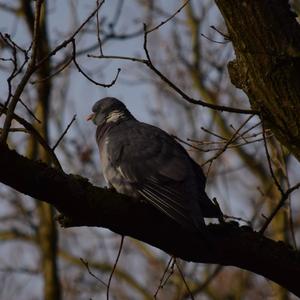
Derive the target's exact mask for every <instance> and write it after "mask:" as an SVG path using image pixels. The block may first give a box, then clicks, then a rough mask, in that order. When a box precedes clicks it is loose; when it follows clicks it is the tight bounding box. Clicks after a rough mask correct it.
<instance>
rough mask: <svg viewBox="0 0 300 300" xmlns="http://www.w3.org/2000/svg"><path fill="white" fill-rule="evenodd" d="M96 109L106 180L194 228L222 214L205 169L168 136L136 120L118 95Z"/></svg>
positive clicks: (103, 101)
mask: <svg viewBox="0 0 300 300" xmlns="http://www.w3.org/2000/svg"><path fill="white" fill-rule="evenodd" d="M94 107H95V111H94V112H95V115H96V116H95V118H96V117H97V115H98V120H97V122H96V124H97V123H98V124H97V125H98V128H97V133H96V139H97V143H98V146H99V151H100V157H101V162H102V167H103V172H104V176H105V178H106V180H107V182H108V184H110V185H111V186H113V187H114V188H115V189H116V190H117V191H118V192H120V193H123V194H126V195H129V196H132V197H136V198H141V197H142V198H143V199H144V200H146V201H148V202H149V203H151V204H152V205H154V206H155V207H156V208H158V209H159V210H161V211H162V212H163V213H164V214H166V215H167V216H169V217H170V218H172V219H174V220H175V221H176V222H178V223H179V224H181V225H182V226H184V227H186V228H189V229H192V230H196V229H201V228H202V227H203V226H204V224H205V223H204V217H219V216H220V215H221V212H220V210H219V208H218V207H216V206H215V205H214V204H213V203H212V202H211V200H210V199H209V198H208V196H207V195H206V193H205V190H204V189H205V183H206V178H205V176H204V174H203V172H202V169H201V168H200V166H199V165H198V164H196V163H195V161H193V159H192V158H191V157H190V156H189V155H188V153H187V152H186V150H185V149H184V148H183V147H182V146H181V145H180V144H179V143H177V142H176V141H175V140H174V139H173V138H172V137H171V136H170V135H168V134H167V133H166V132H164V131H163V130H161V129H159V128H157V127H155V126H151V125H149V124H145V123H142V122H139V121H137V120H136V119H135V118H134V117H133V116H132V115H131V114H130V112H129V111H128V110H127V109H126V107H125V106H124V104H123V103H122V102H120V101H119V100H117V99H115V98H104V99H102V100H100V101H98V102H96V104H95V105H94ZM99 116H100V117H99Z"/></svg>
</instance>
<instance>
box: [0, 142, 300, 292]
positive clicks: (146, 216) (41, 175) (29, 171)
mask: <svg viewBox="0 0 300 300" xmlns="http://www.w3.org/2000/svg"><path fill="white" fill-rule="evenodd" d="M0 154H1V155H0V181H1V182H2V183H4V184H6V185H8V186H10V187H12V188H14V189H16V190H18V191H19V192H22V193H24V194H26V195H29V196H32V197H34V198H36V199H39V200H41V199H43V200H44V201H46V202H48V203H50V204H52V205H53V206H54V207H56V208H57V209H58V210H59V211H60V212H61V213H63V214H64V215H65V216H67V217H66V218H65V219H62V220H63V221H65V223H64V224H65V225H68V226H98V227H104V228H108V229H110V230H112V231H114V232H117V233H119V234H121V235H124V236H125V235H127V236H131V237H133V238H136V239H138V240H141V241H144V242H146V243H148V244H150V245H152V246H155V247H157V248H159V249H161V250H163V251H165V252H167V253H171V254H172V255H174V256H176V257H179V258H182V259H184V260H186V261H193V262H202V263H213V264H220V265H231V266H236V267H239V268H242V269H245V270H249V271H251V272H254V273H256V274H260V275H262V276H265V277H266V278H269V279H271V280H273V281H275V282H277V283H278V284H280V285H282V286H283V287H285V288H286V289H288V290H289V291H291V292H292V293H294V294H295V295H298V296H300V286H299V282H298V278H299V277H300V255H299V254H300V253H299V252H296V251H294V250H292V249H291V248H290V247H289V246H287V245H285V244H284V243H283V242H275V241H272V240H270V239H267V238H265V237H263V236H261V235H260V234H259V233H256V232H253V231H252V230H251V229H250V228H249V227H245V226H243V227H239V226H238V225H237V223H227V224H222V225H209V226H208V227H207V230H208V232H209V234H210V237H211V238H210V243H209V244H207V241H206V240H203V238H202V235H200V236H199V235H198V234H197V233H190V232H186V231H185V230H184V229H182V228H181V227H180V226H179V225H177V224H176V223H175V222H173V221H172V220H171V219H169V218H167V217H166V216H164V215H163V214H162V213H160V212H159V211H158V210H156V209H154V208H152V206H150V205H147V204H146V203H141V202H137V201H134V200H133V199H130V198H128V197H126V196H124V195H121V194H117V193H115V192H112V191H108V190H106V189H101V188H98V187H95V186H93V185H92V184H90V183H89V182H88V180H87V179H85V178H82V177H80V176H76V175H67V174H65V173H64V172H63V171H62V170H59V169H54V168H51V167H49V166H48V165H46V164H44V163H42V162H38V161H32V160H29V159H27V158H24V157H22V156H21V155H19V154H17V153H16V152H15V151H11V150H9V149H8V148H7V146H5V145H3V144H1V145H0ZM153 220H155V222H153Z"/></svg>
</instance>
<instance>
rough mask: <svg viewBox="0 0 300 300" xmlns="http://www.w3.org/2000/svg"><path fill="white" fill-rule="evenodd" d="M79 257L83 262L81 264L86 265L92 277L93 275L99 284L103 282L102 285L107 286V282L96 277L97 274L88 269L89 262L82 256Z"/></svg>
mask: <svg viewBox="0 0 300 300" xmlns="http://www.w3.org/2000/svg"><path fill="white" fill-rule="evenodd" d="M79 259H80V261H81V262H82V263H83V265H84V266H85V267H86V269H87V271H88V273H89V274H90V275H91V276H92V277H94V278H95V279H96V280H97V281H99V282H100V283H101V284H103V285H104V286H106V287H107V284H106V283H105V282H104V281H103V280H102V279H100V278H99V277H97V276H96V275H95V274H94V273H93V272H92V271H91V270H90V267H89V263H88V262H87V261H85V260H84V259H83V258H81V257H80V258H79Z"/></svg>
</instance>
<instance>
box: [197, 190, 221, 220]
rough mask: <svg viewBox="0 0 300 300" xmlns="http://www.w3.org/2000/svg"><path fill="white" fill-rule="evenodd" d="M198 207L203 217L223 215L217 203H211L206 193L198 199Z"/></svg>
mask: <svg viewBox="0 0 300 300" xmlns="http://www.w3.org/2000/svg"><path fill="white" fill-rule="evenodd" d="M200 207H201V210H202V214H203V217H204V218H220V217H222V216H223V213H222V211H221V209H220V207H219V205H218V204H217V203H216V204H215V203H213V202H212V201H211V200H210V198H209V197H208V196H207V195H206V193H204V194H203V198H201V200H200Z"/></svg>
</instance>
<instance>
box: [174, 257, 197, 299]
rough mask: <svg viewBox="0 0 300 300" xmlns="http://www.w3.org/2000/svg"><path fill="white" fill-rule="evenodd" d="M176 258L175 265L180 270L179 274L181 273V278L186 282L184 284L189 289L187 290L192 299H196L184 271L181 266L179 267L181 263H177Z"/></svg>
mask: <svg viewBox="0 0 300 300" xmlns="http://www.w3.org/2000/svg"><path fill="white" fill-rule="evenodd" d="M174 260H175V265H176V267H177V269H178V272H179V274H180V277H181V279H182V281H183V283H184V285H185V287H186V289H187V291H188V293H189V296H190V297H191V299H192V300H195V298H194V295H193V293H192V291H191V289H190V287H189V285H188V284H187V282H186V280H185V277H184V274H183V272H182V271H181V268H180V267H179V265H178V263H177V261H176V258H174Z"/></svg>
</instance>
